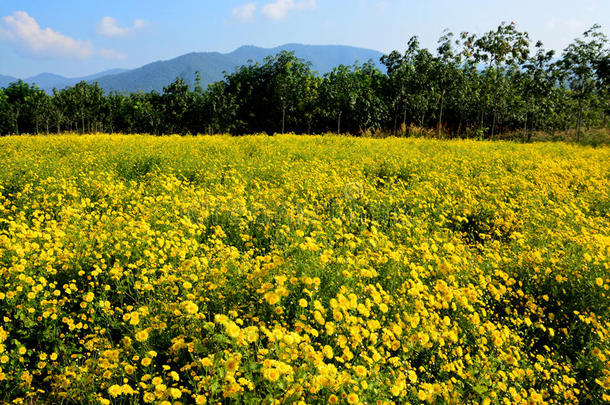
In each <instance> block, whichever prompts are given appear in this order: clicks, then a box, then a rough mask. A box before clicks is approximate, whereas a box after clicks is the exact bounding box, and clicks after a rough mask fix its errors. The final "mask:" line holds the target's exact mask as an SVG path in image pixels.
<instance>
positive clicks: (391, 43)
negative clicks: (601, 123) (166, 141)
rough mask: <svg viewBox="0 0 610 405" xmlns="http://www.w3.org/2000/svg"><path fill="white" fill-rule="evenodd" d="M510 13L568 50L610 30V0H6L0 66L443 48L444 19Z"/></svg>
mask: <svg viewBox="0 0 610 405" xmlns="http://www.w3.org/2000/svg"><path fill="white" fill-rule="evenodd" d="M439 10H441V11H439ZM75 15H77V16H78V18H76V19H75V18H74V16H75ZM502 21H506V22H510V21H514V22H516V23H517V28H518V29H519V30H521V31H526V32H528V33H529V34H530V36H531V39H532V42H534V41H537V40H541V41H542V42H543V43H544V44H545V46H546V48H548V49H554V50H555V51H556V52H558V53H560V52H561V51H562V50H563V49H564V48H565V47H566V46H567V45H568V44H569V43H570V42H572V41H573V40H574V39H575V38H577V37H580V36H581V34H582V33H583V32H584V31H585V30H586V29H588V28H589V27H591V26H592V25H593V24H600V25H601V26H602V30H603V32H604V33H606V35H608V27H610V2H602V1H600V0H587V1H584V2H583V3H582V4H580V5H576V4H573V3H572V2H569V1H567V0H563V1H555V2H553V1H548V0H544V1H540V2H536V3H534V4H531V2H526V1H525V0H515V1H511V2H509V1H505V0H501V1H497V2H494V4H487V3H485V4H484V6H482V5H481V2H480V1H474V0H469V1H465V2H461V3H460V4H456V3H455V2H451V1H449V0H437V1H435V2H426V3H425V4H420V3H417V2H414V1H406V2H402V1H398V0H385V1H381V0H358V1H356V2H353V1H348V0H337V1H334V2H330V1H328V0H262V1H248V0H241V1H238V0H233V1H230V2H222V3H216V2H201V1H195V0H179V1H175V2H173V3H172V4H167V3H165V2H162V1H161V0H151V1H148V2H146V3H144V2H137V1H136V2H124V1H123V2H121V1H118V0H109V1H108V2H105V3H104V4H90V3H82V2H75V1H71V0H65V1H63V2H62V3H61V4H53V6H52V7H50V6H49V5H48V3H46V2H43V0H26V1H17V0H6V1H4V2H2V4H0V55H1V57H0V74H2V75H7V76H12V77H15V78H22V79H24V78H29V77H32V76H37V75H39V74H42V73H51V74H56V75H59V76H63V77H66V78H79V77H83V76H88V75H92V74H97V73H100V72H103V71H107V70H110V69H129V70H130V69H135V68H138V67H141V66H143V65H146V64H149V63H153V62H156V61H165V60H171V59H174V58H176V57H179V56H182V55H184V54H188V53H193V52H195V53H199V52H219V53H223V54H226V53H230V52H232V51H233V50H236V49H238V48H240V47H242V46H248V45H251V46H255V47H260V48H266V49H269V48H274V47H277V46H281V45H283V44H291V43H294V44H307V45H309V44H315V45H339V46H352V47H356V48H363V49H370V50H376V51H379V52H381V53H385V54H387V53H389V52H391V51H392V50H398V51H401V52H402V51H404V49H405V48H406V43H407V41H408V40H409V38H410V37H412V36H414V35H417V36H418V37H419V38H420V41H421V45H422V47H426V48H428V49H430V50H435V49H436V41H437V40H438V38H439V37H440V36H441V35H442V33H443V30H444V29H449V30H451V31H452V32H454V33H459V32H462V31H466V32H473V33H478V34H481V33H483V32H486V31H489V30H492V29H495V28H496V27H497V25H498V24H500V23H501V22H502ZM363 28H364V29H363Z"/></svg>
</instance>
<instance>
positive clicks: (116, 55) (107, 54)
mask: <svg viewBox="0 0 610 405" xmlns="http://www.w3.org/2000/svg"><path fill="white" fill-rule="evenodd" d="M98 53H99V55H100V56H101V57H102V58H104V59H120V60H122V59H125V58H127V54H126V53H123V52H117V51H115V50H112V49H106V48H101V49H100V50H99V52H98Z"/></svg>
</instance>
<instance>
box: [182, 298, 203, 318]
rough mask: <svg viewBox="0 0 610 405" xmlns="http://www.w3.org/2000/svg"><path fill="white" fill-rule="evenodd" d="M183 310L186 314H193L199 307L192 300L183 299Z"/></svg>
mask: <svg viewBox="0 0 610 405" xmlns="http://www.w3.org/2000/svg"><path fill="white" fill-rule="evenodd" d="M184 310H185V311H186V313H187V314H189V315H193V314H196V313H197V312H198V311H199V307H198V306H197V304H195V303H194V302H193V301H185V305H184Z"/></svg>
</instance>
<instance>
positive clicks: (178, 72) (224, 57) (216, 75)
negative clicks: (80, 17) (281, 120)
mask: <svg viewBox="0 0 610 405" xmlns="http://www.w3.org/2000/svg"><path fill="white" fill-rule="evenodd" d="M280 51H292V52H294V53H295V56H297V57H298V58H301V59H304V60H306V61H309V62H311V68H312V70H314V71H316V72H318V74H324V73H326V72H329V71H331V70H332V69H333V68H334V67H336V66H339V65H341V64H343V65H351V64H353V63H355V62H360V63H365V62H368V61H369V60H372V61H373V62H374V63H375V64H376V65H377V66H379V67H380V68H381V67H382V66H381V64H380V62H379V59H380V58H381V56H382V55H383V54H382V53H381V52H379V51H375V50H372V49H364V48H357V47H351V46H343V45H302V44H285V45H281V46H278V47H275V48H260V47H257V46H252V45H246V46H242V47H240V48H238V49H236V50H234V51H232V52H230V53H225V54H223V53H219V52H192V53H188V54H185V55H182V56H178V57H177V58H173V59H170V60H164V61H156V62H152V63H149V64H147V65H144V66H141V67H139V68H136V69H132V70H124V69H112V70H108V71H104V72H100V73H96V74H94V75H90V76H85V77H79V78H66V77H63V76H59V75H55V74H52V73H42V74H39V75H36V76H33V77H29V78H26V79H23V80H24V81H25V82H27V83H30V84H37V85H38V86H39V87H40V88H41V89H43V90H45V91H47V92H51V91H52V89H53V88H58V89H61V88H64V87H67V86H72V85H74V84H76V83H78V82H79V81H81V80H85V81H87V82H90V83H93V82H98V83H99V85H100V87H101V88H103V89H104V90H105V91H118V92H136V91H144V92H148V91H151V90H156V91H159V92H160V91H162V90H163V87H164V86H167V85H168V84H170V83H171V82H172V81H174V80H175V79H176V77H181V78H183V79H184V80H185V81H186V82H187V83H188V84H189V85H192V84H193V82H194V79H195V72H196V71H199V72H200V73H201V82H202V85H203V86H204V88H205V87H207V85H208V84H211V83H213V82H215V81H218V80H222V79H223V77H224V73H225V72H227V73H231V72H233V71H234V70H235V69H236V68H237V67H239V66H241V65H245V64H248V63H249V62H255V63H256V62H259V63H260V62H262V61H263V60H264V59H265V57H267V56H269V55H275V54H277V53H279V52H280ZM16 80H17V79H16V78H14V77H10V76H3V75H0V87H6V86H7V85H8V84H9V83H11V82H14V81H16Z"/></svg>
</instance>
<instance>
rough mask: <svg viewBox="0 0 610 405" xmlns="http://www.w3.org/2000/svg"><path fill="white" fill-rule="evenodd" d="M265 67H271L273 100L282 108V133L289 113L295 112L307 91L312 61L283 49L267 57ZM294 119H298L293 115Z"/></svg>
mask: <svg viewBox="0 0 610 405" xmlns="http://www.w3.org/2000/svg"><path fill="white" fill-rule="evenodd" d="M263 68H264V69H265V68H267V70H269V69H270V73H271V81H270V83H269V84H270V85H271V86H272V91H271V94H272V97H271V98H272V100H273V101H274V104H276V105H279V107H280V110H281V116H282V120H281V123H282V124H281V128H282V133H284V132H285V131H286V118H287V114H295V113H296V112H297V106H298V105H299V103H300V102H301V99H302V97H304V96H305V94H306V93H307V87H308V84H309V82H310V79H309V77H310V76H311V63H310V62H306V61H304V60H303V59H299V58H297V57H296V56H295V55H294V52H287V51H281V52H280V53H279V54H277V55H275V56H272V57H268V58H266V59H265V64H264V66H263ZM293 121H295V122H296V121H297V119H296V117H293Z"/></svg>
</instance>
